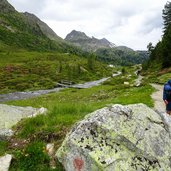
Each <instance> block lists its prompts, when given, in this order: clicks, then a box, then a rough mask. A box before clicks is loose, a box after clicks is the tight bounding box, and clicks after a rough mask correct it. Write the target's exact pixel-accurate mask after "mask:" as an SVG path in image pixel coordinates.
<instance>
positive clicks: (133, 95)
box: [0, 69, 153, 171]
mask: <svg viewBox="0 0 171 171" xmlns="http://www.w3.org/2000/svg"><path fill="white" fill-rule="evenodd" d="M130 72H131V74H132V76H129V75H130ZM134 79H135V76H134V75H133V69H132V70H129V73H125V74H124V75H121V76H117V77H115V78H112V79H110V80H109V81H106V82H105V83H104V84H103V85H100V86H97V87H93V88H89V89H65V90H63V91H61V92H58V93H53V94H48V95H44V96H40V97H37V98H33V99H28V100H22V101H13V102H8V103H7V104H11V105H19V106H33V107H42V106H43V107H46V108H48V111H49V112H48V114H47V115H44V116H37V117H35V118H31V119H24V120H22V121H21V122H20V123H19V124H18V125H17V126H16V127H15V128H14V129H15V130H16V135H15V136H14V137H13V138H12V139H13V140H10V141H9V142H8V143H7V142H2V143H1V144H0V145H1V147H0V153H1V154H2V153H4V151H9V152H10V153H13V154H14V156H15V157H14V160H13V162H12V165H11V168H10V170H11V171H13V170H15V171H16V170H17V171H20V170H24V171H26V170H33V171H34V170H35V171H39V170H51V169H50V166H49V160H50V159H49V157H48V156H47V154H46V151H45V144H47V143H55V147H56V149H57V148H58V147H59V146H60V145H61V143H62V141H63V139H64V138H65V135H66V133H67V132H68V131H69V129H70V128H71V126H72V125H73V124H74V123H75V122H77V121H79V120H80V119H82V118H83V117H84V116H85V115H86V114H88V113H90V112H93V111H94V110H97V109H99V108H102V107H104V106H106V105H110V104H117V103H119V104H134V103H144V104H146V105H148V106H150V107H152V106H153V102H152V99H151V97H150V95H151V93H152V91H153V88H152V87H151V86H149V85H146V84H143V85H142V86H141V87H134V86H131V84H130V86H128V85H124V84H123V83H124V81H128V82H130V83H133V80H134ZM16 142H17V143H18V144H19V145H18V146H17V147H16V146H14V145H13V144H14V143H16ZM35 161H37V162H35ZM56 165H57V168H56V170H57V171H60V170H61V171H62V170H63V169H62V167H61V166H60V165H59V163H58V162H57V163H56Z"/></svg>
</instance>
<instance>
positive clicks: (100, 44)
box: [65, 30, 114, 52]
mask: <svg viewBox="0 0 171 171" xmlns="http://www.w3.org/2000/svg"><path fill="white" fill-rule="evenodd" d="M65 40H66V41H68V42H71V43H73V44H74V45H76V46H78V47H81V48H82V49H83V50H85V51H92V52H95V51H96V50H97V49H99V48H111V47H114V44H113V43H111V42H109V41H108V40H107V39H105V38H103V39H97V38H95V37H92V38H90V37H88V36H87V35H86V34H85V33H84V32H80V31H76V30H73V31H72V32H71V33H69V34H68V35H67V36H66V38H65Z"/></svg>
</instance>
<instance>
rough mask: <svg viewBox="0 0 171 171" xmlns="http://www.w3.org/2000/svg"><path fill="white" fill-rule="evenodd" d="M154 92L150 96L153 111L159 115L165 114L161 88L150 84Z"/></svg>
mask: <svg viewBox="0 0 171 171" xmlns="http://www.w3.org/2000/svg"><path fill="white" fill-rule="evenodd" d="M151 86H152V87H154V88H155V89H156V91H155V92H154V93H153V94H152V95H151V97H152V99H153V100H154V110H155V111H157V112H159V113H165V108H166V107H165V104H164V102H163V86H162V85H159V84H151Z"/></svg>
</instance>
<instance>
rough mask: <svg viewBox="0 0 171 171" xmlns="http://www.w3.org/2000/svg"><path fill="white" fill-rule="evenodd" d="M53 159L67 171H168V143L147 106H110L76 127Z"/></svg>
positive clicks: (170, 141) (170, 159)
mask: <svg viewBox="0 0 171 171" xmlns="http://www.w3.org/2000/svg"><path fill="white" fill-rule="evenodd" d="M56 156H57V158H58V160H59V161H60V162H61V163H62V164H63V166H64V168H65V170H66V171H121V170H123V171H126V170H128V171H143V170H148V171H150V170H152V171H155V170H156V171H158V170H161V171H167V170H171V139H170V136H169V132H168V131H167V129H165V125H164V123H163V121H162V119H161V117H160V116H159V115H158V114H157V113H156V112H155V111H153V110H152V109H150V108H149V107H147V106H146V105H144V104H135V105H127V106H122V105H113V106H110V107H105V108H102V109H100V110H97V111H95V112H93V113H91V114H89V115H87V116H86V117H85V118H84V120H82V121H80V122H79V123H77V124H76V125H75V126H74V127H73V128H72V130H71V131H70V132H69V133H68V135H67V137H66V138H65V140H64V142H63V144H62V146H61V147H60V148H59V149H58V151H57V153H56Z"/></svg>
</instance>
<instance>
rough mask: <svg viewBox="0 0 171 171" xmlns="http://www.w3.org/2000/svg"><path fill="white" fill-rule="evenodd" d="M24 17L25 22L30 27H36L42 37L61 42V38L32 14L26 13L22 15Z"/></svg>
mask: <svg viewBox="0 0 171 171" xmlns="http://www.w3.org/2000/svg"><path fill="white" fill-rule="evenodd" d="M23 15H24V16H25V17H26V20H27V22H28V23H29V24H30V25H38V26H39V27H40V29H41V31H42V33H43V34H44V35H46V36H47V37H48V38H49V39H51V40H56V41H61V40H62V38H61V37H59V36H58V35H57V34H56V33H55V32H54V31H53V30H52V29H51V28H50V27H49V26H48V25H47V24H46V23H44V22H43V21H41V20H40V19H39V18H38V17H36V16H35V15H34V14H30V13H28V12H25V13H23Z"/></svg>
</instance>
